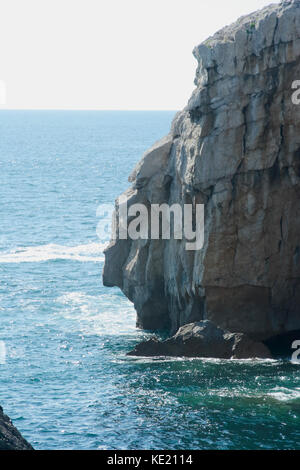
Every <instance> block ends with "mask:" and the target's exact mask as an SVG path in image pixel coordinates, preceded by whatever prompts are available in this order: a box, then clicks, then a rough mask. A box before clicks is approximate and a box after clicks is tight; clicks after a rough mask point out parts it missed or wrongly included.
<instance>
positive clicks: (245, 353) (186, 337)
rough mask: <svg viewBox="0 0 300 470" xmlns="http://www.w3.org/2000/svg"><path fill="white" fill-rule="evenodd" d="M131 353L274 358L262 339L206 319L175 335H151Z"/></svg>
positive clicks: (136, 354) (228, 357)
mask: <svg viewBox="0 0 300 470" xmlns="http://www.w3.org/2000/svg"><path fill="white" fill-rule="evenodd" d="M128 355H129V356H149V357H150V356H171V357H172V356H179V357H202V358H203V357H217V358H220V359H248V358H263V359H266V358H272V354H271V352H270V350H269V349H268V348H267V347H266V346H265V345H264V344H263V343H261V342H258V341H253V340H252V339H250V338H249V337H247V335H245V334H243V333H230V332H229V331H224V330H222V329H221V328H219V327H217V326H215V325H214V324H213V323H212V322H210V321H207V320H204V321H201V322H197V323H190V324H188V325H184V326H182V327H181V328H179V330H178V332H177V333H176V335H175V336H173V337H172V338H169V339H167V340H165V341H159V340H158V339H157V338H151V339H149V340H148V341H143V342H142V343H140V344H138V345H137V346H136V347H135V349H134V350H133V351H131V352H129V353H128Z"/></svg>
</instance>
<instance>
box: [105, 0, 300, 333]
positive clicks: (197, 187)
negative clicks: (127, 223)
mask: <svg viewBox="0 0 300 470" xmlns="http://www.w3.org/2000/svg"><path fill="white" fill-rule="evenodd" d="M194 55H195V57H196V58H197V60H198V68H197V72H196V78H195V85H196V89H195V91H194V92H193V94H192V96H191V98H190V100H189V102H188V105H187V106H186V108H185V109H184V110H183V111H181V112H179V113H178V114H177V115H176V117H175V119H174V121H173V123H172V128H171V131H170V133H169V134H168V135H167V136H166V137H164V138H163V139H162V140H161V141H159V142H157V143H156V144H155V145H154V146H153V147H152V148H151V149H150V150H149V151H148V152H146V154H145V155H144V156H143V158H142V160H141V162H140V163H139V164H138V165H137V167H136V168H135V170H134V171H133V173H132V175H131V176H130V178H129V181H130V182H131V183H132V186H131V188H130V189H128V190H127V191H126V192H125V193H124V194H123V198H126V200H127V204H128V207H130V206H131V205H132V204H134V203H142V204H145V205H147V206H150V205H151V204H163V203H167V204H169V205H170V206H171V205H172V204H174V203H177V204H181V205H183V204H191V203H192V204H201V203H202V204H205V241H204V247H203V249H202V250H199V251H187V250H186V248H185V244H186V240H130V239H128V240H120V239H117V240H115V241H112V242H111V244H110V246H109V247H108V249H107V250H106V253H105V257H106V261H105V267H104V273H103V280H104V284H105V285H106V286H118V287H119V288H120V289H121V290H122V291H123V292H124V294H125V295H126V296H127V297H128V298H129V299H130V300H131V301H132V302H133V303H134V306H135V308H136V311H137V324H138V326H140V327H142V328H145V329H151V330H161V329H166V328H168V329H169V330H170V331H171V333H172V334H174V333H176V331H177V330H178V329H179V328H180V327H181V326H183V325H186V324H190V323H194V322H200V321H202V320H210V321H211V322H213V323H214V324H215V325H217V326H218V327H220V328H222V329H224V330H229V331H231V332H239V333H245V334H247V335H249V337H251V338H252V339H254V340H265V339H268V338H270V337H272V336H276V335H280V334H284V333H286V332H291V331H295V330H300V264H299V259H300V240H299V234H300V204H299V196H300V185H299V182H300V119H299V118H300V106H297V105H295V104H293V102H292V94H293V93H294V91H295V90H293V89H292V84H293V82H294V81H295V80H300V2H299V1H290V2H287V1H285V2H281V3H280V4H275V5H270V6H268V7H266V8H264V9H263V10H260V11H258V12H255V13H253V14H251V15H249V16H245V17H242V18H240V19H239V20H238V21H237V22H236V23H234V24H233V25H231V26H227V27H225V28H224V29H222V30H220V31H219V32H217V33H216V34H215V35H214V36H213V37H211V38H209V39H208V40H207V41H205V42H204V43H202V44H200V45H199V46H198V47H196V48H195V49H194ZM118 208H119V202H118V200H117V201H116V216H117V217H116V219H117V222H118Z"/></svg>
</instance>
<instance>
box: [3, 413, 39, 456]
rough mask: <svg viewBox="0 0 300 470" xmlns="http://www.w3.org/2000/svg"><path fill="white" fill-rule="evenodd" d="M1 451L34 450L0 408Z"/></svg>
mask: <svg viewBox="0 0 300 470" xmlns="http://www.w3.org/2000/svg"><path fill="white" fill-rule="evenodd" d="M0 450H33V447H32V446H31V445H30V444H29V443H28V442H27V441H26V440H25V439H24V438H23V437H22V436H21V434H20V433H19V431H18V430H17V429H16V428H15V427H14V425H13V424H12V422H11V420H10V419H9V417H8V416H6V415H5V414H4V413H3V409H2V408H1V406H0Z"/></svg>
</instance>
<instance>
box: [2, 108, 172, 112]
mask: <svg viewBox="0 0 300 470" xmlns="http://www.w3.org/2000/svg"><path fill="white" fill-rule="evenodd" d="M1 111H105V112H107V111H109V112H122V111H124V112H129V111H130V112H139V111H147V112H151V111H153V112H157V111H167V112H169V111H174V112H177V111H180V109H96V108H1V107H0V112H1Z"/></svg>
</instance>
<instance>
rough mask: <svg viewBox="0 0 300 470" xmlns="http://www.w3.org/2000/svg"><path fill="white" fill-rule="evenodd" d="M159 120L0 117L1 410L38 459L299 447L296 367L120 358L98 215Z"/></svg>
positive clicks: (118, 312) (135, 115)
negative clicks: (55, 454)
mask: <svg viewBox="0 0 300 470" xmlns="http://www.w3.org/2000/svg"><path fill="white" fill-rule="evenodd" d="M172 117H173V113H171V112H132V113H130V112H54V111H53V112H52V111H51V112H50V111H49V112H48V111H47V112H46V111H45V112H23V111H18V112H17V111H2V112H0V134H1V136H0V201H1V205H0V220H1V231H0V318H1V330H0V341H3V342H4V343H5V351H6V357H4V352H5V351H4V348H3V343H2V349H1V351H2V353H1V356H0V404H1V405H2V406H3V407H4V409H5V411H6V412H7V413H8V414H9V415H10V416H11V418H12V419H13V421H14V423H15V424H16V425H17V427H18V428H19V429H20V431H21V432H22V433H23V434H24V436H25V437H26V438H27V439H28V440H29V441H30V442H31V443H32V445H33V446H34V447H36V448H37V449H215V448H219V449H258V448H267V449H272V448H273V449H289V448H298V449H299V448H300V427H299V422H300V421H299V420H300V378H299V377H300V374H299V373H300V366H299V365H297V364H292V363H289V362H280V361H265V362H263V361H260V362H259V361H217V360H204V361H201V360H165V361H163V360H155V359H149V360H147V359H136V358H128V357H126V355H125V354H126V352H127V351H128V350H130V349H131V348H132V347H133V346H134V345H135V344H136V343H137V342H138V341H140V340H141V339H142V338H145V337H146V336H147V333H145V332H142V331H139V330H137V329H136V328H135V314H134V311H133V308H132V306H131V304H130V303H129V302H128V301H127V300H126V299H125V298H124V296H123V295H122V294H121V293H120V292H119V291H118V290H117V289H107V288H104V287H103V286H102V282H101V269H102V266H103V245H102V244H101V243H100V242H99V240H98V238H97V235H96V226H97V223H98V220H97V217H96V209H97V207H98V205H99V204H102V203H111V202H113V201H114V199H115V197H116V196H117V195H119V194H120V193H121V192H122V191H123V190H124V189H125V188H127V187H128V182H127V176H128V174H129V173H130V171H131V169H132V168H133V167H134V164H135V163H136V162H137V161H138V160H139V158H140V156H141V154H142V153H143V151H144V150H145V149H146V148H147V147H149V146H150V145H151V144H152V143H153V142H154V141H155V140H156V139H158V138H160V137H161V136H163V135H164V134H166V133H167V132H168V130H169V127H170V122H171V119H172Z"/></svg>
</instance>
